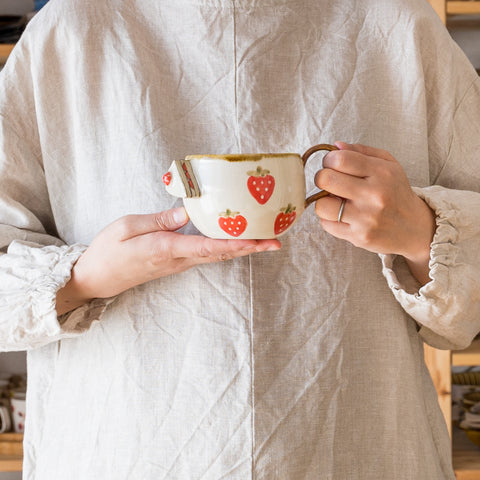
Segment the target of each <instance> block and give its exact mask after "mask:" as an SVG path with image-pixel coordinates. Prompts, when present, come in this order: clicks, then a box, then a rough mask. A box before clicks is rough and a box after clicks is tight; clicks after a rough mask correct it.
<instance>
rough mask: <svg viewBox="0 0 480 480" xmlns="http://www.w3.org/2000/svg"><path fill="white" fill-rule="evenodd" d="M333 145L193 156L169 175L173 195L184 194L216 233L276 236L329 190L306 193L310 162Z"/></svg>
mask: <svg viewBox="0 0 480 480" xmlns="http://www.w3.org/2000/svg"><path fill="white" fill-rule="evenodd" d="M321 150H328V151H331V150H337V147H335V146H333V145H329V144H319V145H315V146H313V147H311V148H309V149H308V150H307V151H306V152H305V153H304V154H303V155H302V156H300V155H299V154H297V153H256V154H226V155H189V156H187V157H185V159H183V160H175V161H174V162H173V163H172V165H171V166H170V169H169V170H168V172H167V173H166V174H165V175H164V176H163V183H164V184H165V185H166V190H167V192H168V193H170V194H171V195H174V196H176V197H180V198H183V204H184V206H185V209H186V211H187V213H188V216H189V217H190V220H191V221H192V223H193V224H194V225H195V227H197V229H198V230H199V231H200V232H201V233H203V234H204V235H205V236H207V237H211V238H223V239H229V238H230V239H231V238H245V239H267V238H276V237H279V236H281V235H283V234H284V233H286V232H287V231H288V230H290V228H291V227H292V225H293V224H294V223H295V222H296V221H297V220H298V218H299V217H300V216H301V215H302V213H303V212H304V210H305V208H306V207H307V206H308V205H310V204H311V203H313V202H315V201H316V200H318V199H319V198H321V197H323V196H325V195H328V192H326V191H324V190H322V191H319V192H317V193H316V194H314V195H311V196H309V197H308V198H305V197H306V182H305V165H306V163H307V161H308V159H309V158H310V157H311V155H313V154H314V153H315V152H318V151H321Z"/></svg>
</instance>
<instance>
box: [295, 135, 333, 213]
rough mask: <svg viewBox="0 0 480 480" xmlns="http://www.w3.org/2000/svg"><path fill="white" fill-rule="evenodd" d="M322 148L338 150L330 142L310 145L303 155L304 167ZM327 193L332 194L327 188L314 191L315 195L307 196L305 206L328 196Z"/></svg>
mask: <svg viewBox="0 0 480 480" xmlns="http://www.w3.org/2000/svg"><path fill="white" fill-rule="evenodd" d="M321 150H328V151H329V152H331V151H332V150H338V148H337V147H335V145H330V144H329V143H320V144H319V145H314V146H313V147H310V148H309V149H308V150H307V151H306V152H305V153H304V154H303V155H302V161H303V167H304V168H305V165H306V164H307V161H308V159H309V158H310V157H311V156H312V155H313V154H314V153H315V152H319V151H321ZM327 195H330V193H329V192H327V191H326V190H321V191H320V192H317V193H314V194H313V195H310V196H309V197H307V199H306V200H305V208H306V207H308V206H309V205H310V204H311V203H313V202H316V201H317V200H318V199H320V198H322V197H326V196H327Z"/></svg>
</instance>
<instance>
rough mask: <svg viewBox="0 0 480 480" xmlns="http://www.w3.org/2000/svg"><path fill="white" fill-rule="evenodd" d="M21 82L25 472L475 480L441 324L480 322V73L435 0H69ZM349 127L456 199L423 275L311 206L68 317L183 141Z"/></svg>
mask: <svg viewBox="0 0 480 480" xmlns="http://www.w3.org/2000/svg"><path fill="white" fill-rule="evenodd" d="M0 82H1V88H0V121H1V127H0V169H1V175H0V223H1V225H0V239H1V245H2V247H3V250H2V252H3V255H2V256H1V257H0V289H1V296H0V302H1V303H0V344H1V345H0V347H1V349H2V350H3V351H9V350H22V349H26V350H28V392H27V420H26V430H25V441H24V479H25V480H47V479H48V480H53V479H67V478H68V479H69V480H77V479H78V480H80V479H82V480H85V479H103V480H109V479H111V480H126V479H128V480H140V479H141V480H160V479H176V480H200V479H201V480H220V479H225V480H227V479H228V480H247V479H248V480H253V479H255V480H319V479H320V480H327V479H330V480H347V479H348V480H355V479H357V480H372V479H382V480H384V479H387V478H388V479H389V480H412V479H416V480H427V479H428V480H433V479H435V480H446V479H453V478H454V474H453V470H452V466H451V455H450V441H449V438H448V433H447V429H446V426H445V422H444V420H443V417H442V414H441V411H440V409H439V406H438V403H437V399H436V393H435V389H434V387H433V384H432V382H431V379H430V377H429V374H428V371H427V368H426V366H425V364H424V361H423V342H424V341H427V342H428V343H430V344H432V345H434V346H438V347H441V348H462V347H466V346H467V345H468V344H469V343H470V342H471V340H472V338H474V336H475V335H476V334H477V332H478V331H479V329H480V315H479V295H480V282H479V280H480V274H479V271H480V265H479V263H480V257H479V256H478V251H479V246H480V195H479V194H478V193H476V192H478V190H479V185H480V182H479V181H480V168H479V167H480V162H479V160H480V158H479V152H480V119H479V112H480V80H479V79H478V77H477V75H476V74H475V71H474V69H473V67H472V66H471V65H470V64H469V62H468V60H467V59H466V58H465V56H464V55H463V54H462V53H461V51H460V49H459V48H458V47H457V46H456V45H455V44H454V43H453V41H452V40H451V38H450V37H449V35H448V33H447V31H446V30H445V28H444V26H443V25H442V23H441V22H440V20H439V19H438V18H437V17H436V15H435V14H434V12H433V10H432V9H431V8H430V6H429V5H428V4H427V2H419V1H418V0H403V1H394V0H382V1H381V2H380V1H377V0H362V1H357V0H338V1H335V2H330V1H326V0H315V1H313V0H288V1H287V0H231V1H227V0H176V1H175V2H171V1H167V0H155V1H153V0H141V1H140V0H131V1H128V2H125V1H120V0H103V1H101V2H98V1H93V0H83V1H82V2H77V1H75V0H61V1H60V0H51V1H50V2H49V4H48V5H47V6H46V7H44V9H42V11H41V12H40V13H39V14H38V15H37V16H36V17H35V18H34V19H33V20H32V22H31V23H30V24H29V26H28V28H27V30H26V32H25V33H24V35H23V36H22V39H21V41H20V42H19V44H18V45H17V46H16V48H15V49H14V51H13V53H12V55H11V57H10V59H9V60H8V62H7V65H6V66H5V68H4V70H3V71H2V73H1V76H0ZM335 140H343V141H347V142H350V143H363V144H366V145H372V146H375V147H379V148H383V149H385V150H388V151H389V152H391V153H392V154H393V155H394V156H395V157H396V158H397V159H398V160H399V161H400V162H401V164H402V165H403V167H404V169H405V171H406V172H407V175H408V177H409V179H410V181H411V183H412V185H414V186H415V187H416V192H417V193H418V195H420V196H421V197H422V198H424V199H425V201H426V202H427V203H428V205H429V206H430V207H431V208H432V209H433V210H434V212H435V214H436V219H437V220H436V221H437V230H436V233H435V237H434V239H433V243H432V246H431V261H430V277H431V281H430V282H429V283H428V284H426V285H425V286H423V287H422V288H419V285H418V284H417V283H416V282H415V280H414V279H413V277H412V276H411V275H410V273H409V271H408V268H407V267H406V264H405V263H404V262H403V261H402V258H400V257H394V256H391V255H382V256H380V257H379V256H378V255H376V254H374V253H370V252H367V251H364V250H362V249H359V248H356V247H354V246H352V245H350V244H349V243H347V242H345V241H341V240H338V239H336V238H333V237H332V236H330V235H328V234H327V233H325V232H324V231H323V230H322V228H321V225H320V222H319V220H318V218H317V217H316V215H315V212H314V209H313V208H309V209H308V210H307V211H306V212H305V213H304V214H303V215H302V217H301V218H300V219H299V221H298V222H297V223H296V224H295V226H294V227H293V230H291V231H290V232H289V233H288V234H287V235H285V236H284V237H282V244H283V246H282V249H281V250H280V251H277V252H267V253H262V254H256V255H251V256H249V257H245V258H241V259H237V260H234V261H228V262H224V263H217V264H209V265H202V266H199V267H196V268H192V269H191V270H189V271H186V272H184V273H181V274H178V275H172V276H169V277H166V278H162V279H159V280H156V281H152V282H149V283H147V284H144V285H141V286H139V287H137V288H133V289H131V290H128V291H126V292H125V293H123V294H121V295H118V296H117V297H115V298H111V299H108V300H102V299H97V300H94V301H92V302H91V303H90V304H88V305H85V306H83V307H81V308H78V309H77V310H75V311H73V312H72V313H70V314H69V315H66V316H63V317H61V318H58V317H57V314H56V311H55V294H56V291H57V290H58V289H59V288H61V287H62V286H63V285H64V284H65V283H66V282H67V281H68V280H69V278H70V274H71V273H70V272H71V268H72V265H73V264H74V263H75V261H76V260H77V259H78V257H79V255H81V253H82V252H83V251H84V250H85V248H86V247H87V245H88V244H89V243H90V242H91V241H92V239H93V238H94V236H95V235H96V234H97V233H98V232H99V231H100V230H101V229H102V228H104V227H105V226H106V225H108V224H109V223H110V222H112V221H114V220H115V219H117V218H119V217H121V216H123V215H127V214H140V213H152V212H158V211H161V210H165V209H169V208H171V207H174V206H176V205H180V204H181V202H180V201H179V200H178V199H176V198H173V197H171V196H170V195H168V194H167V193H166V192H165V190H164V188H163V184H162V183H161V179H162V175H163V173H165V172H166V170H167V169H168V166H169V165H170V163H171V162H172V160H175V159H181V158H184V157H185V156H186V155H188V154H198V153H255V152H297V153H300V154H301V153H303V152H304V151H305V150H306V149H307V148H308V147H310V146H312V145H313V144H316V143H324V142H328V143H331V142H333V141H335ZM320 166H321V158H320V156H319V157H317V158H316V159H312V160H310V161H309V164H308V165H307V168H306V178H307V187H308V188H307V189H308V190H309V193H312V192H313V191H314V190H315V187H314V184H313V177H314V173H315V171H316V170H318V169H319V168H320ZM347 207H348V205H347ZM195 232H196V230H195V228H194V227H193V226H191V225H188V226H187V227H185V228H184V233H185V234H193V233H195Z"/></svg>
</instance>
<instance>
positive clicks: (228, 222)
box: [218, 208, 247, 237]
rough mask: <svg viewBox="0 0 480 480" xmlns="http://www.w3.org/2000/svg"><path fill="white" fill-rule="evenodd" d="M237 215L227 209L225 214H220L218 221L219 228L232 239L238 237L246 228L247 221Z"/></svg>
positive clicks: (237, 213)
mask: <svg viewBox="0 0 480 480" xmlns="http://www.w3.org/2000/svg"><path fill="white" fill-rule="evenodd" d="M239 213H240V212H232V211H231V210H229V209H228V208H227V210H226V211H225V212H222V213H220V218H219V219H218V224H219V225H220V228H221V229H222V230H223V231H224V232H226V233H228V234H229V235H231V236H232V237H238V236H240V235H241V234H242V233H243V232H244V231H245V229H246V228H247V219H246V218H245V217H244V216H242V215H239Z"/></svg>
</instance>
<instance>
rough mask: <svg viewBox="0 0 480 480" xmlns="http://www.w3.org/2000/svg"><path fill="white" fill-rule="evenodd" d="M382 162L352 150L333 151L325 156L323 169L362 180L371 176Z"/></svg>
mask: <svg viewBox="0 0 480 480" xmlns="http://www.w3.org/2000/svg"><path fill="white" fill-rule="evenodd" d="M382 162H384V160H383V159H380V158H378V157H372V156H368V155H365V154H363V153H360V152H355V151H353V150H334V151H332V152H329V153H328V154H327V155H325V158H324V159H323V168H330V169H332V170H335V171H337V172H341V173H346V174H348V175H353V176H355V177H360V178H364V177H368V176H370V175H372V173H373V172H374V171H375V168H376V167H377V166H378V165H379V164H380V163H382Z"/></svg>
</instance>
